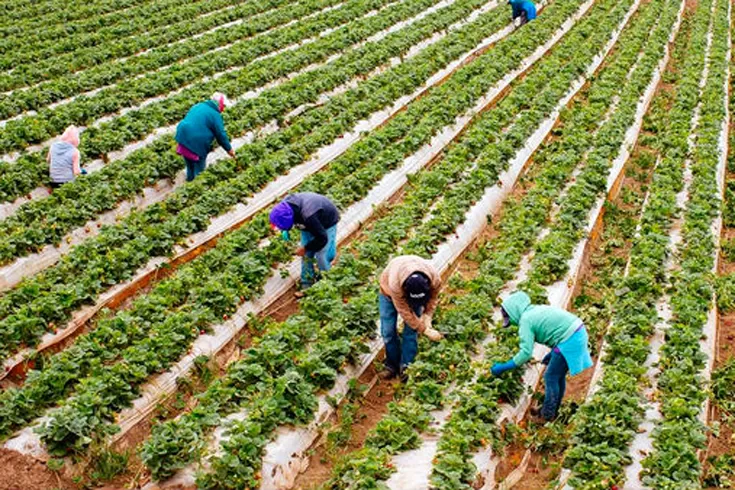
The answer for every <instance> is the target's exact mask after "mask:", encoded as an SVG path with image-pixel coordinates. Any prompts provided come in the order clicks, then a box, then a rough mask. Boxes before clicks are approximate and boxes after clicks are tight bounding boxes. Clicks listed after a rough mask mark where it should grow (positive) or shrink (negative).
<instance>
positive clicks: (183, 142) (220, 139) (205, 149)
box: [176, 92, 235, 182]
mask: <svg viewBox="0 0 735 490" xmlns="http://www.w3.org/2000/svg"><path fill="white" fill-rule="evenodd" d="M228 105H229V101H228V100H227V97H225V95H224V94H221V93H219V92H217V93H215V94H214V95H212V98H211V99H210V100H207V101H204V102H200V103H198V104H196V105H194V107H192V108H191V109H189V112H187V113H186V117H184V119H183V120H182V121H181V122H180V123H179V125H178V126H177V127H176V143H178V146H177V147H176V153H178V154H179V155H181V156H182V157H183V158H184V163H186V181H187V182H191V181H192V180H194V178H196V176H197V175H199V174H200V173H202V172H204V169H205V168H207V155H208V154H209V152H210V150H211V149H212V143H213V142H214V140H215V139H216V140H217V143H219V145H220V146H221V147H222V148H224V150H225V151H226V152H227V153H228V154H229V155H230V156H231V157H232V158H235V150H233V149H232V145H231V144H230V139H229V138H228V137H227V132H226V131H225V121H224V119H222V112H223V111H224V110H225V107H227V106H228Z"/></svg>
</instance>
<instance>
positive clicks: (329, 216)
mask: <svg viewBox="0 0 735 490" xmlns="http://www.w3.org/2000/svg"><path fill="white" fill-rule="evenodd" d="M338 221H339V211H338V210H337V206H335V205H334V203H332V201H330V200H329V199H328V198H326V197H324V196H322V195H321V194H316V193H314V192H300V193H297V194H290V195H288V196H286V198H285V199H284V200H283V201H281V202H280V203H279V204H277V205H276V206H275V207H274V208H273V210H272V211H271V214H270V222H271V225H272V226H273V227H274V228H277V229H279V230H281V231H285V232H288V231H289V230H290V229H291V228H293V227H294V226H296V228H298V229H299V230H301V247H299V249H298V250H297V251H296V254H297V255H299V256H301V257H305V259H304V260H303V261H302V263H301V286H302V288H304V289H305V288H308V287H309V286H311V285H312V284H313V283H314V282H315V281H316V280H317V273H316V271H315V270H314V262H315V261H316V263H317V265H318V266H319V270H320V271H322V272H326V271H328V270H329V269H330V268H331V266H332V261H334V258H335V257H336V256H337V222H338Z"/></svg>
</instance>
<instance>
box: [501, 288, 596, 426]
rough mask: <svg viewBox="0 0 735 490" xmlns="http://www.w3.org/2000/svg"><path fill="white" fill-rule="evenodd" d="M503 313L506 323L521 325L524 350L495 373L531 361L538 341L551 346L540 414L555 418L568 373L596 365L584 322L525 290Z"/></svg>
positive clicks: (513, 296)
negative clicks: (536, 299) (538, 301)
mask: <svg viewBox="0 0 735 490" xmlns="http://www.w3.org/2000/svg"><path fill="white" fill-rule="evenodd" d="M501 313H502V314H503V326H505V327H507V326H509V325H517V326H518V335H519V336H520V350H519V351H518V353H517V354H516V355H515V356H513V359H511V360H509V361H507V362H503V363H496V364H494V365H493V367H492V370H491V371H492V374H493V376H499V375H501V374H503V373H504V372H505V371H508V370H511V369H515V368H516V367H519V366H522V365H523V364H525V363H527V362H528V361H530V360H531V358H532V357H533V347H534V344H535V343H536V342H539V343H541V344H544V345H547V346H549V347H551V352H549V354H548V355H547V356H546V357H545V358H544V360H543V363H544V364H546V373H545V374H544V382H545V384H546V393H545V396H544V403H543V406H542V408H541V411H540V415H541V417H543V418H544V419H546V420H553V419H555V418H556V416H557V414H558V412H559V407H560V406H561V401H562V399H563V398H564V392H565V391H566V376H567V372H571V375H572V376H576V375H577V374H579V373H581V372H582V371H584V370H585V369H587V368H589V367H592V358H591V357H590V351H589V348H588V346H587V343H588V336H587V331H586V330H585V328H584V323H583V322H582V320H581V319H580V318H578V317H577V316H576V315H574V314H572V313H569V312H568V311H566V310H564V309H562V308H556V307H554V306H548V305H532V304H531V298H529V297H528V295H527V294H526V293H523V292H516V293H513V294H511V295H510V296H509V297H508V299H506V300H505V301H503V305H502V306H501Z"/></svg>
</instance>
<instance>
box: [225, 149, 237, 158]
mask: <svg viewBox="0 0 735 490" xmlns="http://www.w3.org/2000/svg"><path fill="white" fill-rule="evenodd" d="M227 154H228V155H230V156H231V157H232V158H237V156H236V155H235V150H234V149H232V150H230V151H228V152H227Z"/></svg>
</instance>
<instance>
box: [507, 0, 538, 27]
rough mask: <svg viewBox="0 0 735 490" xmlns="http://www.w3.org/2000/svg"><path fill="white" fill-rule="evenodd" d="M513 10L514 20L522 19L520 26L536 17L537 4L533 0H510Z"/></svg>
mask: <svg viewBox="0 0 735 490" xmlns="http://www.w3.org/2000/svg"><path fill="white" fill-rule="evenodd" d="M508 3H509V4H510V8H511V9H512V11H513V21H514V22H515V21H516V19H520V23H519V26H522V25H523V24H526V23H528V22H530V21H532V20H534V19H535V18H536V5H535V4H534V3H533V2H532V1H531V0H508Z"/></svg>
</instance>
